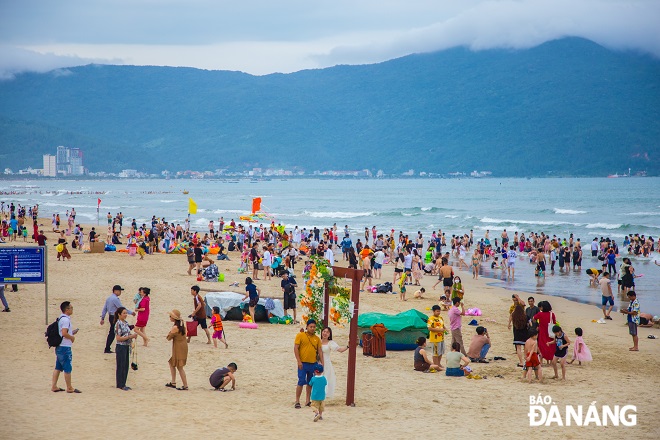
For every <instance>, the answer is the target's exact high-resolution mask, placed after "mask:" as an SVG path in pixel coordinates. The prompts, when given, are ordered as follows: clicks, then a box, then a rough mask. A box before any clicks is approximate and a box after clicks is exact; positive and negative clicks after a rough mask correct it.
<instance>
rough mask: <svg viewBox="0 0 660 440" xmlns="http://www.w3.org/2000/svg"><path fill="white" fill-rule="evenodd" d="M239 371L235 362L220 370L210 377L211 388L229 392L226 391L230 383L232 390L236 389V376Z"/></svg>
mask: <svg viewBox="0 0 660 440" xmlns="http://www.w3.org/2000/svg"><path fill="white" fill-rule="evenodd" d="M236 370H238V366H236V364H235V363H234V362H232V363H230V364H229V365H227V366H226V367H224V368H218V369H217V370H215V371H214V372H213V374H211V377H209V382H211V386H212V387H213V388H215V390H216V391H229V390H227V389H225V387H226V386H227V385H229V382H231V390H232V391H233V390H235V389H236V377H235V376H234V374H235V373H236Z"/></svg>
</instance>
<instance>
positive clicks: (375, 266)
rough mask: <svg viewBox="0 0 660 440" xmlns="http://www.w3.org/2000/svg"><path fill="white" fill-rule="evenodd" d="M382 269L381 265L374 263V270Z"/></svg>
mask: <svg viewBox="0 0 660 440" xmlns="http://www.w3.org/2000/svg"><path fill="white" fill-rule="evenodd" d="M382 267H383V265H382V264H379V263H374V269H380V268H382Z"/></svg>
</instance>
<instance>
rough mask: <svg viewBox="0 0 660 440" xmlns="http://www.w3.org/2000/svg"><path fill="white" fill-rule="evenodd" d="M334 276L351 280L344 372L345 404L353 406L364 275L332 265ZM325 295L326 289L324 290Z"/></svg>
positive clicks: (360, 271) (360, 272)
mask: <svg viewBox="0 0 660 440" xmlns="http://www.w3.org/2000/svg"><path fill="white" fill-rule="evenodd" d="M332 271H333V275H334V276H335V277H343V278H348V279H350V280H351V301H352V302H353V304H354V309H353V316H352V317H351V324H350V327H349V334H348V372H347V374H346V405H347V406H355V362H356V360H357V345H358V342H357V341H358V334H357V332H358V325H357V324H358V316H359V306H360V281H361V280H362V277H363V276H364V270H361V269H359V270H358V269H348V268H345V267H337V266H332ZM326 296H327V290H326Z"/></svg>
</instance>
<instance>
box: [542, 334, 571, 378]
mask: <svg viewBox="0 0 660 440" xmlns="http://www.w3.org/2000/svg"><path fill="white" fill-rule="evenodd" d="M552 333H554V334H555V338H554V339H553V340H551V341H548V342H547V344H548V345H551V344H555V356H554V357H553V358H552V369H553V370H554V371H555V375H554V376H553V377H552V378H553V379H558V378H559V377H558V376H557V362H559V363H560V364H561V380H566V356H567V355H568V346H569V345H570V343H571V341H570V340H569V339H568V337H567V336H566V334H565V333H564V331H563V330H562V329H561V327H559V326H558V325H555V326H553V327H552Z"/></svg>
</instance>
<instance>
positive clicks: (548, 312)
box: [533, 301, 557, 362]
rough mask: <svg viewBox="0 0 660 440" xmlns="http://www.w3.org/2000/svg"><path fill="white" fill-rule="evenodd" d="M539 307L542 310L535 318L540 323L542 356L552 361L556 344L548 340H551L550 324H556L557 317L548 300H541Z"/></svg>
mask: <svg viewBox="0 0 660 440" xmlns="http://www.w3.org/2000/svg"><path fill="white" fill-rule="evenodd" d="M539 308H540V309H541V311H540V312H538V313H537V314H536V315H534V318H533V319H534V320H535V321H538V323H539V327H538V328H539V338H538V339H539V342H538V345H539V350H540V351H541V356H543V359H545V360H546V361H548V362H550V361H551V360H552V358H553V357H554V356H555V346H554V345H548V341H550V336H549V335H548V324H550V323H551V322H552V323H553V324H556V323H557V318H556V316H555V314H554V312H553V311H552V306H551V305H550V303H549V302H548V301H541V302H540V303H539Z"/></svg>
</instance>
